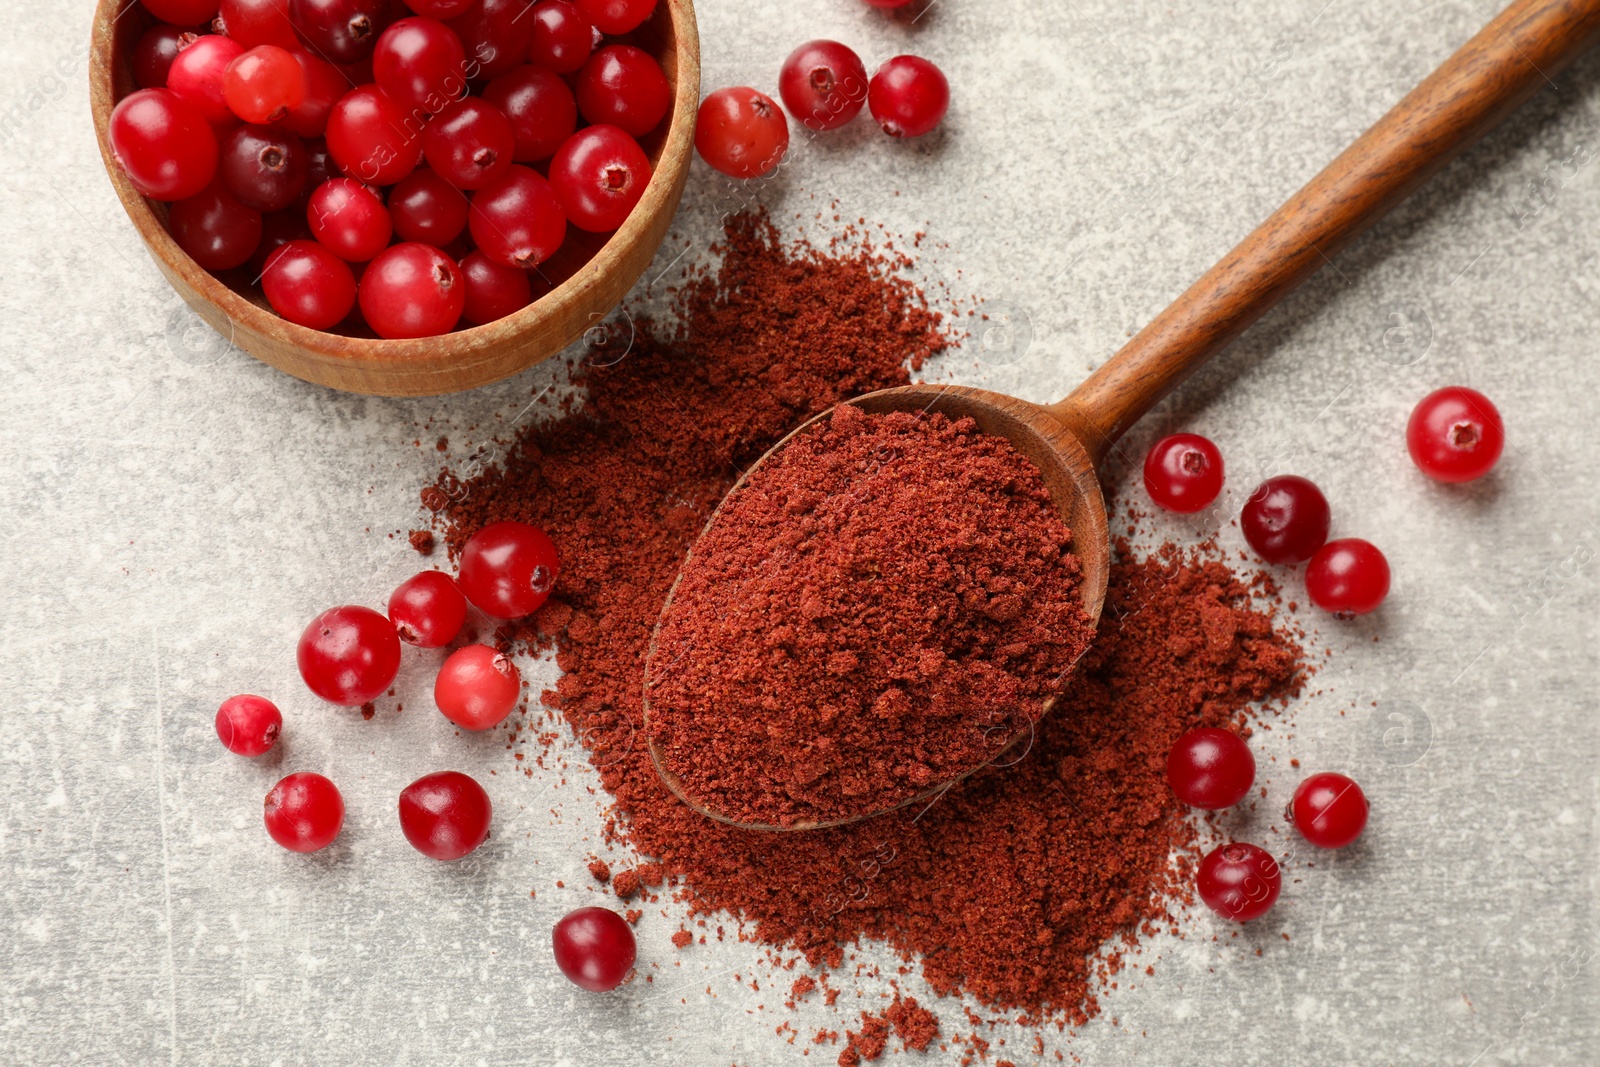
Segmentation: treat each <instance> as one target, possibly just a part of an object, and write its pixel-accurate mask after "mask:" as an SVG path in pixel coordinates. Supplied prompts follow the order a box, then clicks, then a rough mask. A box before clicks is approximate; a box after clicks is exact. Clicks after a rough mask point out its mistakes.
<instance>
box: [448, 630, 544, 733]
mask: <svg viewBox="0 0 1600 1067" xmlns="http://www.w3.org/2000/svg"><path fill="white" fill-rule="evenodd" d="M521 696H522V676H521V675H520V674H519V673H518V672H517V668H516V665H515V664H514V663H512V662H511V660H509V659H507V658H506V657H505V656H503V655H501V654H500V653H498V652H496V651H495V650H494V649H492V648H490V647H489V646H488V645H468V646H467V647H465V648H459V649H457V650H456V651H454V652H452V653H451V654H450V658H449V659H447V660H445V661H444V666H443V667H441V668H439V676H438V677H437V678H435V679H434V682H433V702H434V703H435V704H437V705H439V710H440V711H441V712H443V713H444V717H445V718H447V719H449V720H450V721H451V722H453V723H455V724H456V725H457V726H459V727H461V728H462V729H464V730H487V729H489V728H490V727H493V726H498V725H500V723H502V722H504V721H505V717H506V716H507V715H510V714H511V709H512V708H514V707H516V706H517V700H518V698H520V697H521Z"/></svg>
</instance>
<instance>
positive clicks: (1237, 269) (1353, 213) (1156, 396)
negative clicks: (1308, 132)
mask: <svg viewBox="0 0 1600 1067" xmlns="http://www.w3.org/2000/svg"><path fill="white" fill-rule="evenodd" d="M1597 33H1600V0H1516V2H1515V3H1513V4H1511V6H1510V7H1508V8H1506V9H1505V11H1503V12H1502V13H1501V14H1500V15H1499V16H1498V17H1496V18H1495V19H1494V21H1492V22H1490V23H1489V24H1488V25H1487V26H1485V27H1484V28H1483V30H1482V31H1481V32H1480V33H1478V35H1477V36H1476V37H1474V38H1472V40H1470V41H1468V42H1467V43H1466V44H1465V45H1463V46H1462V47H1461V49H1460V50H1459V51H1458V52H1456V53H1455V55H1453V56H1451V57H1450V58H1449V59H1448V60H1446V61H1445V63H1444V65H1443V66H1441V67H1439V69H1438V70H1436V71H1434V72H1433V73H1432V74H1430V75H1429V76H1428V77H1427V79H1426V80H1425V81H1423V82H1422V84H1420V85H1418V86H1417V87H1416V88H1415V89H1413V90H1412V91H1411V92H1410V93H1409V94H1408V95H1407V96H1406V98H1405V99H1404V100H1401V101H1400V103H1398V104H1396V105H1395V107H1394V108H1393V109H1392V110H1391V111H1390V112H1389V113H1388V114H1387V115H1385V116H1383V118H1381V119H1379V120H1378V122H1377V124H1376V125H1374V126H1373V127H1372V128H1371V129H1369V130H1368V131H1367V132H1366V133H1364V134H1362V135H1361V137H1360V138H1359V139H1358V140H1357V141H1356V142H1355V143H1354V144H1352V145H1351V146H1350V147H1349V148H1347V149H1345V150H1344V152H1343V153H1341V154H1340V156H1339V157H1338V158H1337V159H1335V160H1334V161H1333V162H1332V163H1330V164H1328V166H1327V167H1326V168H1325V169H1324V170H1323V171H1322V173H1320V174H1318V175H1317V176H1316V177H1315V178H1312V179H1311V181H1309V182H1308V183H1306V185H1305V187H1304V188H1302V189H1301V190H1300V191H1299V192H1297V193H1295V194H1294V196H1292V197H1290V198H1289V201H1288V202H1287V203H1285V204H1284V205H1283V206H1282V207H1280V208H1279V209H1278V210H1277V211H1275V212H1273V214H1272V215H1271V217H1269V218H1268V219H1267V220H1266V221H1265V222H1263V223H1262V224H1261V225H1260V226H1258V227H1256V229H1255V231H1254V232H1253V233H1251V234H1250V236H1248V237H1246V238H1245V239H1244V240H1243V241H1241V242H1240V243H1239V245H1238V246H1237V247H1235V248H1234V249H1233V251H1231V252H1229V253H1228V254H1227V255H1226V256H1224V257H1223V259H1222V261H1221V262H1219V263H1218V264H1217V265H1216V266H1214V267H1212V268H1211V269H1210V270H1209V271H1207V272H1206V273H1205V274H1204V275H1203V276H1202V277H1201V278H1200V280H1199V281H1197V282H1195V283H1194V284H1193V285H1192V286H1190V287H1189V289H1188V291H1187V292H1185V293H1184V294H1183V295H1182V296H1180V297H1178V299H1177V300H1175V301H1173V303H1172V304H1171V305H1170V306H1169V307H1168V308H1167V309H1166V310H1165V311H1163V312H1161V314H1159V315H1157V316H1156V317H1155V318H1154V319H1153V320H1151V322H1150V323H1149V324H1148V325H1147V326H1145V328H1144V329H1142V330H1140V331H1139V333H1138V334H1137V335H1136V336H1135V337H1134V338H1133V339H1132V340H1131V341H1129V342H1128V343H1127V344H1126V345H1124V346H1123V347H1122V350H1121V351H1119V352H1118V353H1117V354H1116V355H1115V356H1113V357H1112V358H1111V359H1110V360H1109V361H1107V362H1106V363H1105V365H1104V366H1102V367H1101V368H1100V369H1099V370H1097V371H1095V372H1094V373H1093V374H1092V375H1090V376H1089V378H1088V379H1087V380H1086V381H1084V383H1083V384H1082V385H1080V386H1079V387H1078V388H1077V389H1076V390H1075V391H1074V392H1073V393H1072V395H1071V396H1069V397H1067V398H1066V399H1065V400H1063V401H1061V402H1060V403H1058V404H1056V405H1054V406H1053V407H1051V408H1050V411H1051V413H1052V414H1054V415H1055V416H1056V417H1057V418H1059V419H1060V420H1061V421H1062V422H1064V423H1066V424H1067V425H1068V427H1069V428H1070V429H1073V430H1075V431H1076V432H1077V435H1078V437H1079V439H1080V440H1081V441H1082V442H1083V444H1084V446H1085V447H1086V448H1088V449H1089V451H1090V452H1091V454H1092V455H1093V456H1094V459H1095V462H1096V464H1097V465H1098V464H1099V462H1100V461H1101V460H1102V459H1103V458H1104V457H1105V454H1106V452H1107V451H1109V449H1110V448H1111V446H1112V445H1113V444H1115V443H1116V440H1117V439H1118V438H1119V437H1121V436H1122V434H1123V432H1124V431H1125V430H1127V429H1128V427H1130V426H1132V425H1133V424H1134V422H1136V421H1137V420H1138V419H1139V417H1140V416H1141V415H1143V414H1144V413H1145V412H1146V411H1148V410H1150V408H1151V407H1153V406H1154V405H1155V404H1156V402H1157V401H1159V400H1160V399H1161V398H1162V397H1164V396H1166V395H1167V394H1168V393H1169V392H1171V391H1172V390H1173V389H1174V388H1176V387H1177V385H1178V384H1179V383H1180V382H1182V381H1183V380H1184V379H1185V378H1187V377H1188V376H1189V374H1190V373H1192V372H1193V371H1194V370H1195V369H1196V368H1198V367H1199V366H1200V365H1201V364H1202V363H1204V362H1205V361H1206V360H1208V359H1210V358H1211V356H1212V355H1214V354H1215V353H1216V352H1218V351H1219V350H1221V349H1222V348H1224V347H1225V346H1227V345H1228V343H1229V342H1231V341H1232V340H1233V339H1234V338H1236V337H1238V336H1239V334H1241V333H1243V332H1244V330H1245V329H1246V328H1247V327H1248V326H1249V325H1250V324H1251V323H1253V322H1255V321H1256V319H1258V318H1260V317H1261V316H1262V315H1263V314H1265V313H1266V312H1267V311H1268V310H1269V309H1270V308H1271V307H1272V306H1273V305H1274V304H1276V303H1277V302H1278V301H1279V300H1281V299H1282V298H1283V297H1284V296H1285V295H1287V294H1288V293H1289V292H1290V291H1291V290H1293V289H1294V288H1295V287H1296V286H1298V285H1299V284H1300V283H1301V282H1302V281H1304V280H1305V279H1306V278H1308V277H1309V276H1310V275H1312V274H1313V273H1315V272H1316V270H1317V269H1318V268H1319V267H1321V266H1322V265H1323V264H1324V263H1326V262H1328V261H1329V260H1330V259H1331V258H1332V257H1333V256H1334V255H1335V254H1336V253H1337V252H1338V251H1339V249H1340V248H1342V247H1343V246H1344V245H1345V244H1346V243H1347V242H1349V241H1350V240H1351V239H1353V238H1354V237H1356V236H1357V235H1358V234H1360V233H1361V232H1362V231H1363V230H1365V229H1366V228H1367V227H1368V226H1370V225H1371V224H1372V223H1373V222H1375V221H1376V220H1377V219H1378V218H1379V217H1381V216H1382V215H1383V214H1384V213H1385V212H1387V211H1388V210H1389V209H1390V208H1392V207H1394V206H1395V205H1396V204H1398V203H1399V202H1400V201H1401V200H1403V199H1405V198H1406V196H1408V195H1409V194H1410V193H1411V192H1412V191H1413V190H1415V189H1416V188H1417V187H1418V186H1420V185H1422V184H1423V183H1424V182H1425V181H1427V180H1428V179H1429V178H1430V177H1432V176H1433V174H1434V173H1435V172H1436V171H1438V170H1439V169H1440V168H1441V167H1443V166H1444V165H1445V164H1446V163H1447V162H1449V160H1450V159H1451V158H1452V157H1453V156H1455V155H1456V153H1458V152H1460V151H1461V150H1462V149H1463V148H1465V147H1466V146H1467V145H1469V144H1471V143H1472V142H1473V141H1475V140H1477V139H1478V138H1479V137H1481V136H1482V135H1483V134H1484V133H1486V132H1488V131H1489V130H1490V129H1491V128H1493V127H1494V126H1495V125H1496V124H1497V123H1499V122H1500V120H1501V119H1503V118H1505V117H1506V116H1507V115H1508V114H1510V112H1511V111H1513V110H1514V109H1516V108H1517V107H1518V106H1519V105H1521V104H1522V102H1523V101H1525V100H1527V99H1528V97H1530V96H1532V95H1533V94H1534V92H1536V91H1537V90H1538V89H1540V88H1541V87H1543V86H1545V85H1548V84H1550V83H1551V82H1550V80H1551V79H1552V78H1553V77H1555V75H1556V72H1557V71H1559V70H1560V69H1561V68H1563V67H1565V66H1566V65H1567V64H1568V63H1569V62H1571V61H1572V60H1573V59H1575V58H1576V57H1577V56H1579V55H1581V54H1582V53H1583V52H1584V50H1586V49H1587V48H1588V47H1589V46H1590V45H1591V44H1593V43H1594V41H1595V39H1596V35H1597Z"/></svg>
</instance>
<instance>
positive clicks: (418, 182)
mask: <svg viewBox="0 0 1600 1067" xmlns="http://www.w3.org/2000/svg"><path fill="white" fill-rule="evenodd" d="M468 210H469V205H468V203H467V198H466V196H465V195H464V194H463V193H462V192H461V190H460V189H457V188H456V187H455V186H453V185H451V184H450V183H449V182H447V181H445V180H444V179H443V178H441V177H439V175H437V174H435V173H434V172H433V171H431V170H429V169H428V168H427V167H418V168H417V169H416V170H414V171H412V172H411V173H410V174H408V175H406V176H405V177H404V178H402V179H400V181H399V182H397V183H396V184H395V187H394V188H393V189H390V190H389V215H390V216H391V217H392V218H393V219H394V233H395V236H396V237H398V238H400V240H402V241H419V242H421V243H422V244H425V245H433V246H434V247H435V248H443V247H444V246H445V245H447V244H449V243H450V242H451V241H454V240H455V239H456V238H457V237H459V236H460V235H461V231H462V230H464V229H466V228H467V211H468Z"/></svg>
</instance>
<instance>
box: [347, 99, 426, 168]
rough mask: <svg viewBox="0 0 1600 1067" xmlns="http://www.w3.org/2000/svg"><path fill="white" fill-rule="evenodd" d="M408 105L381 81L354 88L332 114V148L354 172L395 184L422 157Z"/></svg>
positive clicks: (420, 143)
mask: <svg viewBox="0 0 1600 1067" xmlns="http://www.w3.org/2000/svg"><path fill="white" fill-rule="evenodd" d="M409 123H410V118H409V116H408V115H407V114H406V109H405V108H404V107H402V106H400V105H399V104H398V103H396V102H395V101H394V100H391V99H390V98H389V97H388V96H386V95H385V94H384V92H383V90H381V89H379V88H378V87H377V86H376V85H362V86H360V87H358V88H355V89H352V90H350V91H349V92H348V93H346V94H345V95H344V96H343V97H342V98H340V100H339V102H338V103H337V104H335V105H334V106H333V113H332V114H331V115H329V116H328V133H327V138H328V151H330V152H332V153H333V160H334V162H335V163H338V164H339V169H341V170H343V171H344V172H345V173H346V174H348V175H350V177H352V178H354V179H356V180H357V181H359V182H365V183H366V184H368V185H393V184H394V183H395V182H397V181H399V180H400V179H401V178H404V177H405V176H406V175H407V174H410V173H411V172H412V171H413V170H415V169H416V167H417V164H418V163H420V162H421V161H422V138H421V137H419V136H417V132H416V130H415V129H414V128H413V127H412V126H411V125H409Z"/></svg>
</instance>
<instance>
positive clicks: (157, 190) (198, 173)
mask: <svg viewBox="0 0 1600 1067" xmlns="http://www.w3.org/2000/svg"><path fill="white" fill-rule="evenodd" d="M110 134H111V151H112V154H113V155H114V156H115V157H116V160H117V162H118V164H120V165H121V167H122V170H123V173H125V174H127V176H128V180H129V181H130V182H132V183H133V187H134V188H135V189H137V190H139V192H140V193H142V194H143V195H145V196H148V197H150V198H151V199H153V200H187V199H188V198H189V197H191V196H198V195H199V194H200V192H201V191H202V190H204V189H205V187H206V186H208V185H210V184H211V179H212V178H213V177H215V176H216V173H217V138H216V135H215V134H214V133H212V132H211V127H210V125H208V124H207V123H206V120H205V116H204V115H202V114H201V113H200V110H199V109H198V108H197V107H195V106H194V105H193V104H191V103H189V102H188V101H187V100H185V99H183V97H181V96H179V95H178V94H177V93H174V92H173V91H172V90H170V89H139V90H137V91H135V92H132V93H129V94H128V95H127V96H125V97H123V98H122V101H121V103H119V104H117V106H116V107H115V108H114V109H113V110H112V112H111V131H110Z"/></svg>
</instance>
